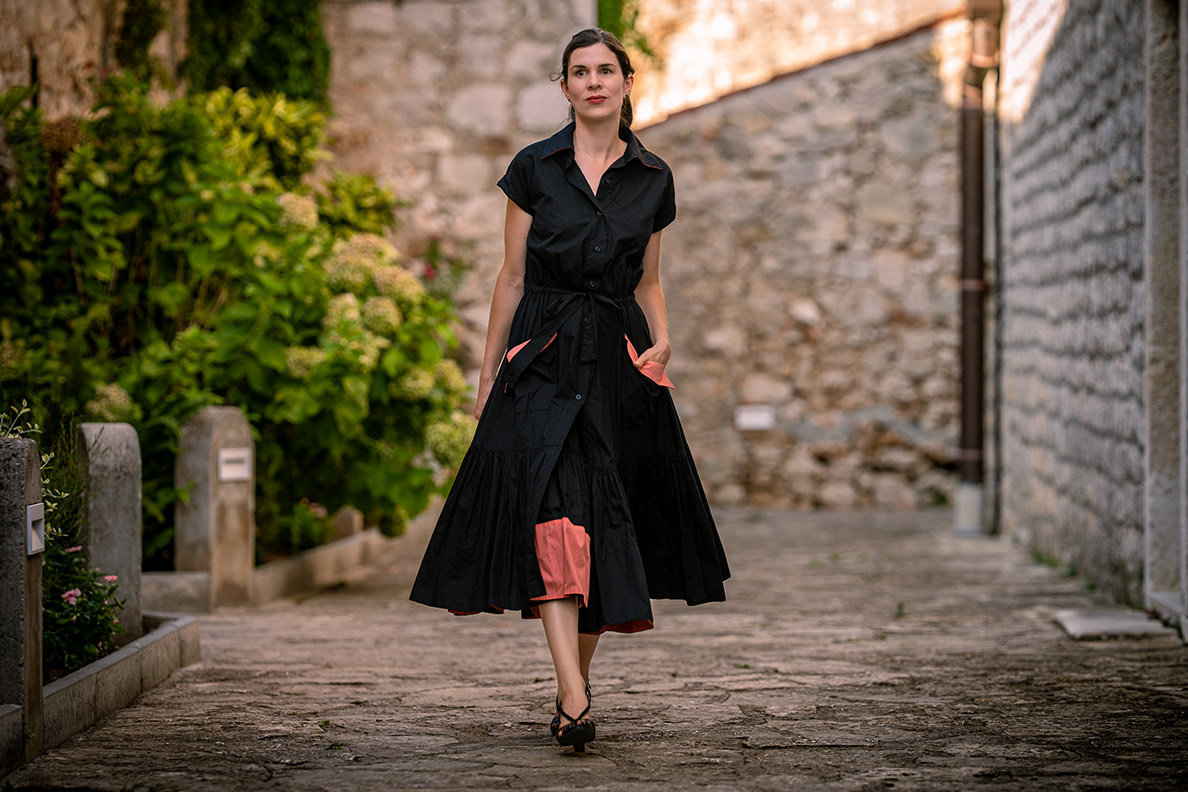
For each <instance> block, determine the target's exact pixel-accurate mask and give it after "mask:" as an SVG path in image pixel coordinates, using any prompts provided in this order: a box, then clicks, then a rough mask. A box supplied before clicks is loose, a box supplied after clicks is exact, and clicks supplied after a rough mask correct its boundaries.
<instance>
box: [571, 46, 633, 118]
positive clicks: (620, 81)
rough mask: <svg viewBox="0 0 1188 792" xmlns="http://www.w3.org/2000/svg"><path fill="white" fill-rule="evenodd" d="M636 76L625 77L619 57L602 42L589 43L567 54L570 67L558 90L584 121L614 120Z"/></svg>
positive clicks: (576, 114)
mask: <svg viewBox="0 0 1188 792" xmlns="http://www.w3.org/2000/svg"><path fill="white" fill-rule="evenodd" d="M634 83H635V75H627V76H626V77H624V75H623V69H622V67H621V66H619V59H618V58H617V57H615V53H613V52H611V49H610V47H608V46H606V45H605V44H592V45H590V46H589V47H582V48H581V49H575V50H574V51H573V52H571V53H570V54H569V68H568V70H567V71H566V73H565V77H564V78H563V79H562V80H561V92H562V93H563V94H565V98H566V99H568V100H569V103H570V104H571V105H573V113H574V115H575V116H577V117H579V118H582V119H584V120H586V121H599V120H603V119H605V118H607V117H610V118H615V119H617V118H618V117H619V109H620V108H621V107H622V106H623V98H624V97H626V96H627V95H628V94H629V93H631V86H632V85H633V84H634Z"/></svg>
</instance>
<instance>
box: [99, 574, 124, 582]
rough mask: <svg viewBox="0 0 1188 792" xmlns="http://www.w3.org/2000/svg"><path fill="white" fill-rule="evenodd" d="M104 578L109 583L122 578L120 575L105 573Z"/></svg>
mask: <svg viewBox="0 0 1188 792" xmlns="http://www.w3.org/2000/svg"><path fill="white" fill-rule="evenodd" d="M103 579H104V580H106V581H107V582H108V583H115V582H116V581H117V580H119V579H120V576H119V575H104V576H103Z"/></svg>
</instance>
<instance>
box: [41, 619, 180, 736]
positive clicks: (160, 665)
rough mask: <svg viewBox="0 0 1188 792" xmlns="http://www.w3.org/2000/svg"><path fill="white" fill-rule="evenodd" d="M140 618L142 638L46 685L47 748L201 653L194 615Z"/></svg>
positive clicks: (134, 696)
mask: <svg viewBox="0 0 1188 792" xmlns="http://www.w3.org/2000/svg"><path fill="white" fill-rule="evenodd" d="M144 624H145V627H146V628H147V629H148V631H147V632H146V633H145V634H144V635H143V636H142V637H141V638H138V639H137V640H135V641H133V642H132V643H130V644H128V645H127V646H124V647H123V648H121V649H118V650H117V651H115V652H112V653H111V654H109V655H107V656H106V657H103V658H100V659H99V660H96V661H95V662H94V663H91V664H90V665H87V666H85V667H83V668H80V669H79V670H77V671H75V672H74V673H73V674H68V675H67V676H64V677H62V678H61V679H58V680H55V681H53V682H51V683H50V684H48V685H46V686H45V691H44V694H43V695H44V701H45V747H46V749H47V750H48V749H50V748H53V747H54V746H56V745H60V744H61V743H62V742H64V741H65V740H66V739H67V738H68V737H71V736H72V735H74V734H77V733H78V732H80V731H82V730H83V729H86V728H87V727H89V726H90V725H91V724H93V723H94V722H95V721H97V720H99V719H100V718H102V717H103V716H105V715H108V714H109V713H112V712H114V711H115V710H117V709H120V708H122V707H126V706H128V705H129V704H131V703H132V702H133V701H134V700H135V699H136V697H137V696H139V695H140V694H141V693H143V692H144V691H146V690H151V689H152V688H154V687H156V686H157V685H159V684H161V683H162V682H164V681H165V680H166V679H168V678H169V675H170V674H172V673H173V672H174V671H176V670H178V669H179V668H183V667H184V666H187V665H191V664H193V663H196V662H198V660H199V659H200V645H199V638H198V620H197V619H196V618H195V617H193V616H183V615H180V614H173V613H145V614H144Z"/></svg>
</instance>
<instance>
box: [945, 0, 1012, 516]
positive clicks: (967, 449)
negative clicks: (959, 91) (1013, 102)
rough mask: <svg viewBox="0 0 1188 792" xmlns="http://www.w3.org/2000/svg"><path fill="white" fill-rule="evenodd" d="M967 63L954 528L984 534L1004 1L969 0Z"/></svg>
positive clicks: (962, 137) (963, 150) (962, 144)
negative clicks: (988, 106)
mask: <svg viewBox="0 0 1188 792" xmlns="http://www.w3.org/2000/svg"><path fill="white" fill-rule="evenodd" d="M967 15H968V16H969V19H970V22H971V23H972V26H971V32H970V37H971V42H970V44H971V45H970V53H969V64H968V65H967V66H966V69H965V79H964V86H963V88H964V90H963V95H962V102H961V278H960V281H959V283H960V291H961V455H960V467H959V471H958V472H959V475H960V482H959V483H958V484H957V496H956V504H955V506H956V508H955V515H954V516H955V526H954V529H955V531H956V532H957V533H959V534H984V533H986V530H985V527H984V525H985V523H984V518H983V508H982V494H983V481H984V473H985V466H984V464H983V461H984V460H983V455H984V447H985V442H984V431H983V424H984V422H985V335H986V325H985V302H986V279H985V270H986V266H985V236H986V234H985V227H984V226H985V224H984V220H985V216H986V211H985V183H984V169H985V154H984V130H985V111H984V108H983V95H982V89H983V82H984V80H985V78H986V72H987V70H989V69H990V68H993V67H994V66H995V65H996V64H997V61H998V26H999V21H1000V20H1001V18H1002V0H969V3H968V5H967Z"/></svg>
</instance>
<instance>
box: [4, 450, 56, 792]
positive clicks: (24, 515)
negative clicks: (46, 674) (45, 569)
mask: <svg viewBox="0 0 1188 792" xmlns="http://www.w3.org/2000/svg"><path fill="white" fill-rule="evenodd" d="M41 503H42V501H41V464H40V459H39V458H38V455H37V444H36V443H34V442H33V441H32V440H24V439H13V438H8V439H0V705H3V704H15V705H17V706H19V707H21V709H22V714H23V719H24V732H25V738H26V739H25V744H24V752H23V754H22V753H21V752H20V751H19V750H16V751H11V752H10V753H12V754H14V755H11V756H10V755H0V777H2V776H4V775H6V774H7V773H8V772H9V771H11V770H15V769H16V768H17V767H18V766H20V765H21V764H23V763H24V762H26V761H30V760H32V759H33V758H34V757H36V756H37V755H38V754H40V753H41V747H42V741H43V739H44V736H43V728H42V717H41V711H42V710H41V553H42V549H43V547H44V545H43V544H42V545H41V546H40V547H39V546H38V544H39V543H38V542H37V540H36V538H34V539H33V541H32V542H30V538H29V536H28V533H29V530H28V526H29V523H30V522H31V521H34V527H37V526H36V522H35V521H36V520H37V517H38V515H39V514H41V516H42V517H44V512H43V511H41V510H39V509H38V508H37V507H39V506H41ZM29 507H33V509H32V510H31V509H30V508H29ZM41 527H42V534H41V538H42V540H43V541H44V537H45V534H44V519H42V520H41ZM18 746H19V743H18Z"/></svg>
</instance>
